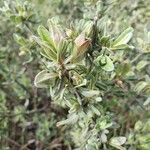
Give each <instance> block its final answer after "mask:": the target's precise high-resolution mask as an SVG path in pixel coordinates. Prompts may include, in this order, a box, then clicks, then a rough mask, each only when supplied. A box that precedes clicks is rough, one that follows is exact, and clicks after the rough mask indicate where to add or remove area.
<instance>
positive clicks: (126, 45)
mask: <svg viewBox="0 0 150 150" xmlns="http://www.w3.org/2000/svg"><path fill="white" fill-rule="evenodd" d="M129 48H130V47H129V45H128V44H121V45H115V46H113V47H111V50H121V49H129Z"/></svg>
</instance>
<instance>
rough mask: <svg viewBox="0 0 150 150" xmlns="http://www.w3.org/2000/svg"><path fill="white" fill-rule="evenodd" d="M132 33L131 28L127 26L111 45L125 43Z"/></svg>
mask: <svg viewBox="0 0 150 150" xmlns="http://www.w3.org/2000/svg"><path fill="white" fill-rule="evenodd" d="M132 35H133V28H131V27H129V28H127V29H126V30H125V31H123V32H122V33H121V34H120V36H119V37H118V38H117V39H116V40H115V41H114V42H113V43H112V47H116V46H119V45H123V44H127V43H128V42H129V41H130V39H131V37H132Z"/></svg>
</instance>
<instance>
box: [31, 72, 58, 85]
mask: <svg viewBox="0 0 150 150" xmlns="http://www.w3.org/2000/svg"><path fill="white" fill-rule="evenodd" d="M57 76H58V75H57V74H56V73H49V72H47V70H43V71H41V72H39V73H38V74H37V75H36V77H35V79H34V85H35V86H36V87H41V88H43V87H46V85H45V84H44V82H45V81H48V80H50V79H52V80H53V79H54V78H56V77H57Z"/></svg>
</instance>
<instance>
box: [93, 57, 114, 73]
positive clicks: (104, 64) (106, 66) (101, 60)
mask: <svg viewBox="0 0 150 150" xmlns="http://www.w3.org/2000/svg"><path fill="white" fill-rule="evenodd" d="M94 62H95V64H96V65H97V66H100V67H101V68H102V69H103V70H105V71H113V70H114V64H113V61H112V60H111V59H110V58H109V57H108V56H107V55H105V56H103V55H101V56H99V57H98V58H96V60H95V61H94Z"/></svg>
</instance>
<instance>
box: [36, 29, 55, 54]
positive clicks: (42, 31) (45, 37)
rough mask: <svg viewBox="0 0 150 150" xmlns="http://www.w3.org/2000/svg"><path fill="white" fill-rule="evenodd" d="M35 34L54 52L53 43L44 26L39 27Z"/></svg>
mask: <svg viewBox="0 0 150 150" xmlns="http://www.w3.org/2000/svg"><path fill="white" fill-rule="evenodd" d="M37 32H38V34H39V36H40V38H41V39H42V40H43V41H45V42H46V43H47V44H48V45H49V46H50V47H51V48H53V49H54V50H55V51H56V49H55V43H54V42H53V39H52V38H51V37H50V33H49V31H48V30H47V29H46V28H45V27H44V26H39V27H38V30H37Z"/></svg>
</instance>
